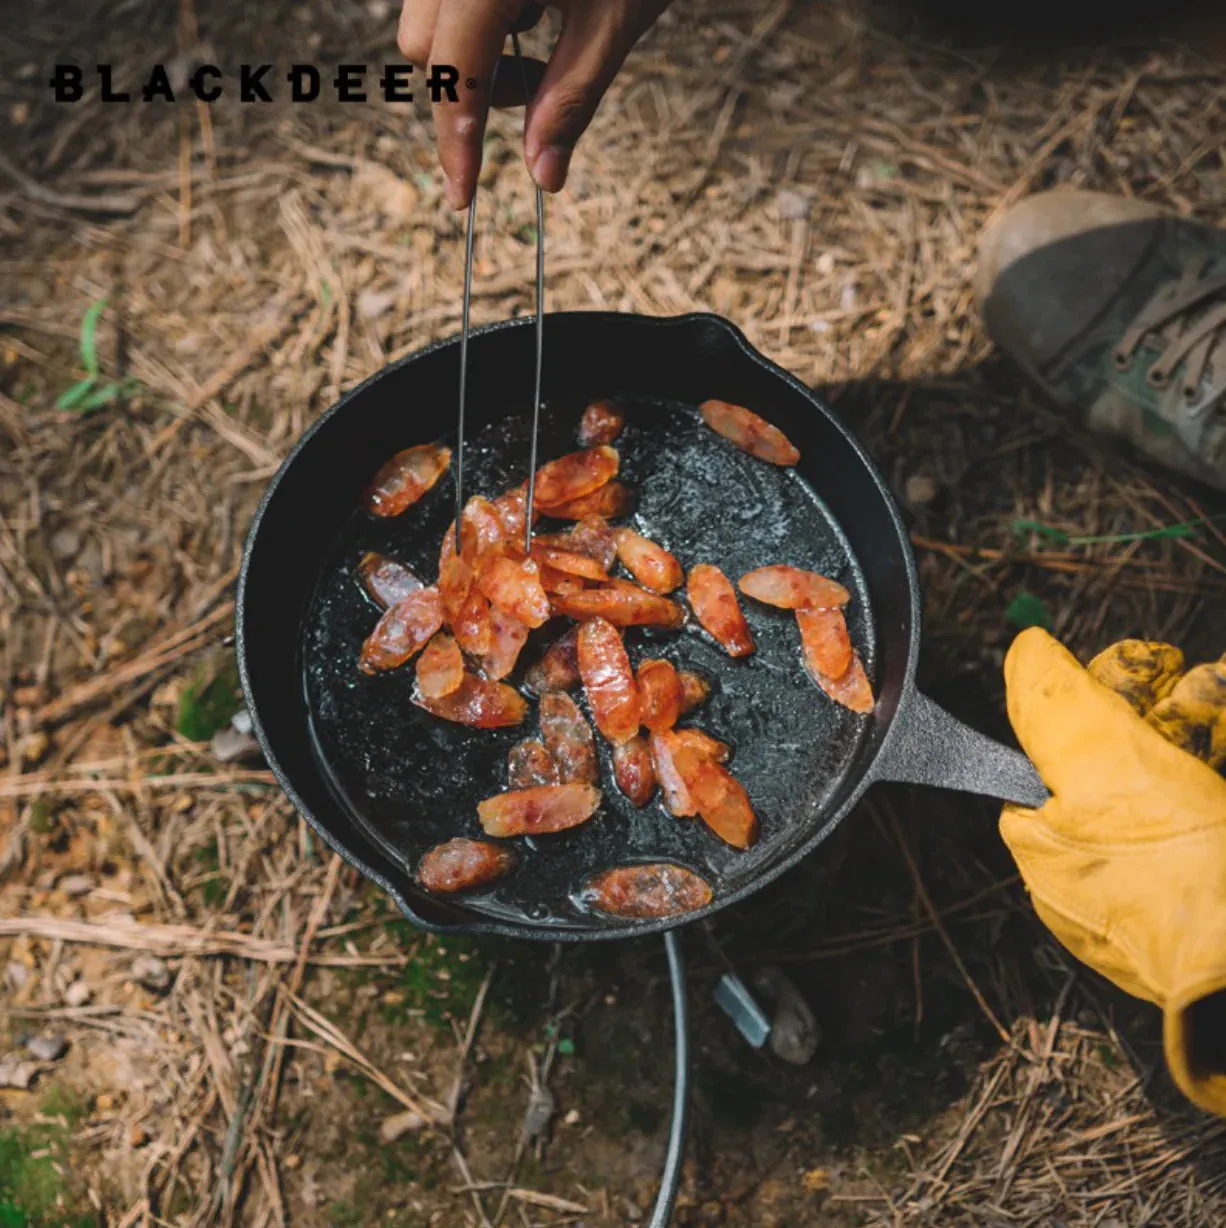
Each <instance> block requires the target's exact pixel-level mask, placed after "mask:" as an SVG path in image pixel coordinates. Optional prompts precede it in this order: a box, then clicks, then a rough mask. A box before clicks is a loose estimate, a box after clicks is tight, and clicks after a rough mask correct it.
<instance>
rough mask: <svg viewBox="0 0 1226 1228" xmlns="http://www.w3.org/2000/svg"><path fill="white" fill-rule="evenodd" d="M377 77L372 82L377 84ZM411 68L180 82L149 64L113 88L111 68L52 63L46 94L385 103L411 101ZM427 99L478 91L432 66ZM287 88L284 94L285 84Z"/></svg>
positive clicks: (450, 69)
mask: <svg viewBox="0 0 1226 1228" xmlns="http://www.w3.org/2000/svg"><path fill="white" fill-rule="evenodd" d="M376 74H377V80H376ZM413 74H414V68H413V65H412V64H385V65H382V66H380V67H378V68H375V69H373V70H372V69H371V68H370V67H369V66H368V65H366V64H338V65H337V66H336V75H335V76H332V75H330V74H327V73H325V72H324V71H323V70H321V69H320V68H318V67H317V66H316V65H314V64H292V65H290V68H289V70H288V71H287V72H285V73H280V72H279V71H278V70H277V66H276V65H275V64H240V65H239V66H238V69H237V71H233V70H232V71H230V72H228V73H227V72H223V71H222V69H221V68H220V67H218V65H216V64H198V65H196V66H194V68H193V69H192V71H191V72H190V73H188V74H187V75H186V77H184V76H183V75H182V73H179V72H176V73H174V75H175V76H177V77H178V81H176V82H174V83H172V80H171V78H172V71H171V70H170V69H168V68H167V65H165V64H154V65H153V66H152V67H151V68H150V70H149V72H148V73H147V74H146V75H145V77H144V79H143V80H142V81H141V82H140V83H139V85H135V84H134V85H132V86H131V87H129V88H127V89H122V90H121V89H118V88H116V85H115V68H114V65H112V64H97V65H94V66H93V68H92V69H91V68H86V67H85V66H83V65H81V64H57V65H56V66H55V69H54V71H53V72H52V74H51V81H50V85H51V92H52V95H53V96H54V98H55V101H56V102H80V101H81V99H82V98H84V97H85V92H86V90H87V89H88V88H89V87H90V86H91V85H92V84H94V82H96V83H97V85H98V98H99V100H100V101H102V102H116V103H118V102H175V101H176V100H178V99H179V98H183V97H188V98H196V99H198V100H199V101H200V102H206V103H208V102H216V101H217V100H218V99H219V98H221V97H222V96H223V95H227V94H229V95H233V96H237V98H238V100H239V101H240V102H256V103H259V102H272V101H273V99H274V98H275V97H285V98H288V99H289V101H290V102H316V101H318V100H319V99H320V98H321V97H322V96H323V95H324V93H325V92H327V93H329V94H331V95H332V96H333V97H335V98H336V100H337V101H338V102H367V101H369V99H370V95H371V92H372V91H377V92H378V95H379V96H380V97H381V98H382V99H383V101H384V102H412V101H413ZM423 75H424V77H425V86H426V94H427V95H428V96H429V99H430V101H431V102H458V101H459V99H460V90H461V88H463V89H466V90H475V89H478V88H479V86H480V82H478V81H477V80H476V79H475V78H473V77H466V78H464V79H463V80H461V77H460V70H459V69H458V68H456V67H455V65H454V64H431V65H430V67H429V69H428V70H427V71H426V72H425V73H424V74H423ZM283 83H288V89H286V86H285V84H283Z"/></svg>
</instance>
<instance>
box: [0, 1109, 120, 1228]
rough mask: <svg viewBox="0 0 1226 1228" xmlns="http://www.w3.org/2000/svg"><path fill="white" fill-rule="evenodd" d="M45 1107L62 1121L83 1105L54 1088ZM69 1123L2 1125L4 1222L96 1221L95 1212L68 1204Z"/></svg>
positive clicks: (73, 1227) (52, 1225)
mask: <svg viewBox="0 0 1226 1228" xmlns="http://www.w3.org/2000/svg"><path fill="white" fill-rule="evenodd" d="M43 1111H44V1112H46V1113H47V1114H48V1115H49V1116H55V1117H58V1118H60V1119H61V1120H62V1121H68V1122H69V1123H70V1124H71V1122H73V1121H78V1120H80V1118H81V1116H82V1115H83V1114H84V1111H85V1110H84V1106H83V1105H82V1104H81V1103H80V1102H79V1101H78V1100H76V1099H75V1098H73V1097H71V1096H66V1095H64V1094H62V1093H61V1094H59V1095H57V1094H56V1093H55V1092H54V1091H53V1092H52V1093H50V1094H49V1095H48V1096H47V1097H46V1098H45V1099H44V1101H43ZM68 1155H69V1146H68V1129H67V1128H66V1127H65V1126H63V1125H61V1124H59V1123H58V1122H57V1123H55V1124H44V1125H37V1126H29V1127H26V1128H18V1127H16V1126H10V1127H7V1128H5V1129H0V1228H86V1226H87V1225H90V1224H96V1223H97V1216H96V1215H94V1214H93V1213H92V1212H79V1211H76V1212H74V1211H72V1210H70V1209H69V1191H68V1181H67V1178H66V1177H65V1175H64V1172H63V1171H62V1170H64V1169H65V1167H66V1165H67V1162H68Z"/></svg>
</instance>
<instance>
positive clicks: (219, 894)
mask: <svg viewBox="0 0 1226 1228" xmlns="http://www.w3.org/2000/svg"><path fill="white" fill-rule="evenodd" d="M192 857H193V859H194V860H195V862H196V864H197V865H198V866H199V867H200V869H201V870H202V871H203V872H204V873H205V874H211V875H213V876H214V877H212V878H206V879H204V881H203V882H198V883H197V884H196V888H197V890H198V891H199V892H200V895H201V897H202V899H203V900H204V902H205V904H207V905H208V906H209V907H210V908H218V907H220V906H221V905H222V904H223V903H225V899H226V884H225V881H224V880H223V878H222V876H221V856H220V854H219V853H218V850H217V840H216V838H213V839H211V840H208V841H206V842H205V843H204V844H202V845H200V846H199V847H198V848H197V849H195V851H194V852H193V853H192Z"/></svg>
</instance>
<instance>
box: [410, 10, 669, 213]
mask: <svg viewBox="0 0 1226 1228" xmlns="http://www.w3.org/2000/svg"><path fill="white" fill-rule="evenodd" d="M521 3H522V0H404V6H403V8H402V10H401V13H400V29H399V32H398V35H397V43H398V45H399V47H400V52H401V54H402V55H404V56H405V58H406V59H407V60H409V61H410V62H411V63H413V64H415V65H418V66H421V67H424V66H425V65H427V64H454V65H456V67H457V68H458V69H459V71H460V76H461V78H469V77H472V78H475V79H476V80H478V81H483V82H489V80H490V79H491V77H492V75H493V72H494V67H495V65H496V64H497V63H498V57H499V56H500V55H501V54H502V50H503V46H504V44H505V42H506V38H507V34H508V33H509V32H510V29H511V26H512V24H513V23H514V21H515V18H516V15H517V14H518V12H519V10H520V8H521ZM667 5H668V0H554V3H552V4H551V5H550V7H551V8H556V9H558V10H560V11H561V13H562V20H563V27H562V33H561V35H560V37H559V38H558V41H557V44H556V45H555V47H554V49H553V53H552V54H551V55H550V57H549V63H548V65H547V66H546V69H545V73H544V77H543V79H542V80H541V83H540V86H539V87H538V89H537V90H536V92H535V94H534V95H533V97H532V99H531V101H530V102H529V104H528V110H527V118H526V120H525V123H524V160H525V161H526V162H527V164H528V169H529V171H530V172H531V174H532V178H533V179H534V180H535V181H536V183H537V184H538V185H539V186H540V187H541V188H543V189H544V190H545V191H546V192H558V191H561V189H562V186H563V184H564V183H565V182H566V174H567V171H568V169H569V167H570V159H571V154H572V153H573V152H574V148H575V143H576V142H577V141H578V140H579V138H580V136H582V135H583V133H584V131H585V130H586V129H587V126H588V124H589V123H590V122H591V119H592V116H593V115H594V114H595V112H596V108H597V106H598V105H599V104H600V100H601V98H603V97H604V93H605V90H607V89H608V88H609V83H610V82H611V81H612V80H613V78H614V77H615V76H616V75H617V72H618V69H620V68H621V66H622V62H623V61H624V60H625V58H626V55H627V54H628V53H629V51H630V48H631V47H633V46H634V44H635V43H636V42H637V41H638V40H639V38H640V37H641V36H642V35H643V34H644V33H645V32H646V31H647V30H648V29H649V28H650V26H651V25H652V23H653V22H654V21H655V20H656V18H657V17H658V16H659V15H660V14H661V13H662V12H663V11H664V9H665V8H666V7H667ZM489 105H490V104H489V93H488V90H485V89H477V90H461V91H460V93H459V99H458V101H456V102H448V101H441V102H437V103H435V104H434V125H435V131H436V132H437V134H438V155H439V162H440V163H441V164H442V168H443V184H444V193H445V195H446V197H447V201H448V203H449V204H450V205H451V206H452V207H453V208H455V209H463V208H465V207H466V206H467V205H468V202H469V201H470V200H471V199H472V194H473V192H474V191H475V190H476V184H477V175H478V173H479V172H480V170H481V143H482V138H483V137H484V134H485V122H486V117H487V115H488V113H489Z"/></svg>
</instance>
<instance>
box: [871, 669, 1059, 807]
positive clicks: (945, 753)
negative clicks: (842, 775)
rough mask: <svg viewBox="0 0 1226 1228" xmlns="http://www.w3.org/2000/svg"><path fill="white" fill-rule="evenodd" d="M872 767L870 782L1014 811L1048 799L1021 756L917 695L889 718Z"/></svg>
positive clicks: (1037, 804)
mask: <svg viewBox="0 0 1226 1228" xmlns="http://www.w3.org/2000/svg"><path fill="white" fill-rule="evenodd" d="M873 768H874V770H873V776H874V778H875V779H876V780H883V781H893V782H897V783H899V784H913V785H933V786H935V787H936V788H939V789H957V790H959V791H961V792H963V793H979V794H981V795H983V796H984V797H994V798H997V799H998V800H999V801H1002V802H1014V803H1016V804H1017V805H1019V806H1030V807H1037V806H1041V805H1043V803H1044V802H1046V801H1047V800H1048V798H1049V797H1050V796H1051V794H1050V793H1049V792H1048V790H1047V787H1046V786H1045V785H1044V784H1043V781H1042V780H1041V779H1040V777H1039V773H1038V770H1037V769H1036V768H1035V766H1034V764H1033V763H1031V762H1030V760H1029V759H1027V758H1026V756H1025V755H1023V754H1022V753H1021V751H1017V750H1010V749H1009V747H1007V746H1002V745H1001V744H1000V743H999V742H994V741H993V740H992V739H991V738H988V737H985V736H984V735H983V734H981V733H976V732H975V730H973V729H972V728H970V726H969V725H964V724H963V723H962V722H961V721H959V720H955V719H954V717H952V716H950V714H949V713H948V712H946V711H945V709H944V708H941V707H939V706H938V705H937V704H934V703H933V702H932V700H931V699H929V698H928V697H927V696H926V695H922V694H920V693H919V692H918V691H914V692H912V694H911V697H910V699H909V701H908V702H907V704H906V705H905V707H904V708H903V709H902V710H901V711H900V712H899V714H898V716H897V717H896V718H895V728H894V729H893V730H892V733H891V737H890V739H889V740H888V741H887V742H886V744H885V746H884V747H882V751H881V754H880V755H879V756H878V759H877V762H876V763H875V764H874V765H873Z"/></svg>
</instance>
